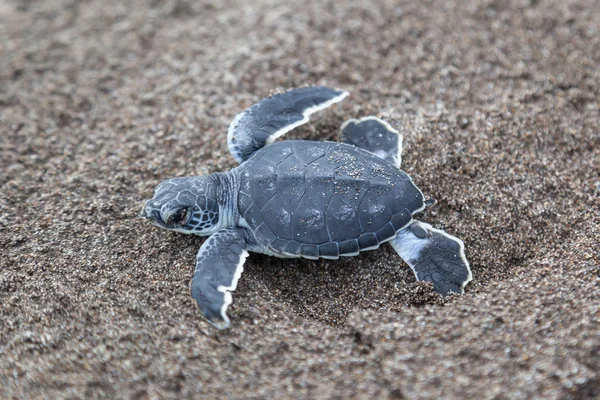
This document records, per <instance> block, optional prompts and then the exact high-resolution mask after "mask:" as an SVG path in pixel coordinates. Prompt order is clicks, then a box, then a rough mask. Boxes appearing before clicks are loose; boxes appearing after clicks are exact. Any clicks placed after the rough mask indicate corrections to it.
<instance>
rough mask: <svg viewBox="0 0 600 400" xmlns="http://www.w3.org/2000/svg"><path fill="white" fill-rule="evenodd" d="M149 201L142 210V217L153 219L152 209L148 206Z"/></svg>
mask: <svg viewBox="0 0 600 400" xmlns="http://www.w3.org/2000/svg"><path fill="white" fill-rule="evenodd" d="M148 203H149V201H146V202H145V203H144V207H142V209H141V210H140V217H142V218H151V217H152V207H151V206H150V204H148Z"/></svg>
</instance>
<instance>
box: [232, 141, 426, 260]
mask: <svg viewBox="0 0 600 400" xmlns="http://www.w3.org/2000/svg"><path fill="white" fill-rule="evenodd" d="M236 171H237V172H239V178H240V191H239V196H238V209H239V212H240V217H241V218H243V219H244V220H245V222H246V223H245V224H244V223H243V222H242V223H241V224H242V225H247V226H248V227H249V228H250V229H251V230H252V231H253V232H254V235H255V239H256V241H257V242H258V243H259V245H260V246H261V247H263V248H264V249H265V250H267V249H268V252H272V253H274V254H275V255H281V256H303V257H306V258H318V257H324V258H337V257H339V256H341V255H355V254H357V253H358V252H359V251H362V250H370V249H374V248H377V247H378V246H379V244H380V243H382V242H385V241H387V240H389V239H391V238H393V237H394V236H395V235H396V231H398V230H399V229H402V228H403V227H405V226H406V225H407V224H408V223H409V222H410V221H411V219H412V214H413V213H415V212H417V211H420V210H422V209H423V208H424V198H423V194H422V193H421V191H420V190H419V189H418V188H417V187H416V186H415V185H414V184H413V182H412V180H411V178H410V177H409V176H408V175H407V174H406V173H404V172H403V171H401V170H400V169H399V168H398V167H397V166H395V165H394V164H391V163H389V162H387V161H385V160H383V159H381V158H379V157H377V156H375V155H374V154H372V153H370V152H368V151H366V150H363V149H361V148H358V147H355V146H351V145H348V144H344V143H336V142H315V141H305V140H285V141H281V142H276V143H274V144H271V145H269V146H266V147H264V148H262V149H260V150H258V151H257V152H256V153H255V154H254V155H253V156H252V157H251V158H250V159H248V160H247V161H246V162H244V163H243V164H242V165H240V166H239V167H238V168H236Z"/></svg>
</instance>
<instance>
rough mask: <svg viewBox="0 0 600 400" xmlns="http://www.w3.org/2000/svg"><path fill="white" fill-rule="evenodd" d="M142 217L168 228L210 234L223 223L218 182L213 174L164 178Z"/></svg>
mask: <svg viewBox="0 0 600 400" xmlns="http://www.w3.org/2000/svg"><path fill="white" fill-rule="evenodd" d="M141 216H142V217H145V218H148V219H150V220H152V222H153V223H154V224H155V225H157V226H160V227H161V228H164V229H169V230H172V231H177V232H182V233H193V234H196V235H210V234H212V233H213V232H214V231H215V229H216V228H217V226H218V225H219V204H218V203H217V184H216V182H215V181H214V180H213V179H211V177H210V176H193V177H186V178H172V179H168V180H166V181H163V182H161V183H160V184H159V185H158V186H157V187H156V190H155V191H154V197H152V199H150V200H148V201H146V203H145V204H144V207H143V208H142V212H141Z"/></svg>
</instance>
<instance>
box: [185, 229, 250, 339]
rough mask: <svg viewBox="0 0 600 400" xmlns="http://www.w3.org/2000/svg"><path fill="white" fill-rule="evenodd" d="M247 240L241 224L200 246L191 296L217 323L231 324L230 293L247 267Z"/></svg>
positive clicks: (216, 325) (220, 327) (218, 325)
mask: <svg viewBox="0 0 600 400" xmlns="http://www.w3.org/2000/svg"><path fill="white" fill-rule="evenodd" d="M247 247H248V244H247V243H246V240H245V238H244V234H243V229H242V228H226V229H222V230H220V231H218V232H217V233H215V234H213V235H212V236H211V237H209V238H208V239H207V240H206V242H204V244H203V245H202V247H200V251H199V252H198V257H197V259H196V271H195V272H194V278H193V279H192V297H193V298H194V300H196V302H197V303H198V307H199V308H200V310H202V312H203V313H204V316H205V317H206V319H207V320H208V322H210V323H211V324H212V325H213V326H214V327H216V328H218V329H225V328H227V327H228V326H229V318H228V317H227V307H228V306H229V305H230V304H231V302H232V301H233V299H232V297H231V293H230V292H233V291H234V290H235V288H236V287H237V282H238V280H239V279H240V276H241V275H242V271H243V270H244V261H245V260H246V257H248V252H247V251H246V248H247Z"/></svg>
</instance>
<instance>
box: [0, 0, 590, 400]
mask: <svg viewBox="0 0 600 400" xmlns="http://www.w3.org/2000/svg"><path fill="white" fill-rule="evenodd" d="M374 4H375V5H372V4H371V5H367V3H365V2H362V1H351V0H340V1H313V0H308V1H306V2H304V3H302V4H300V3H297V4H294V3H290V2H278V1H274V0H259V1H252V2H245V1H210V0H206V1H205V0H202V1H184V0H173V1H171V0H169V1H141V0H134V1H129V2H122V1H113V0H105V1H99V0H88V1H72V0H48V1H43V2H42V1H12V0H6V1H4V2H2V3H1V4H0V38H2V39H1V40H0V171H2V173H1V174H0V398H6V399H13V398H14V399H26V398H33V399H42V398H44V399H46V398H47V399H63V398H64V399H67V398H68V399H76V398H85V399H92V398H127V399H162V398H173V399H180V398H196V399H225V398H230V399H264V398H278V399H284V398H286V399H287V398H290V399H349V398H356V399H435V398H447V399H453V398H456V399H458V398H477V399H531V398H544V399H588V398H590V399H591V398H600V245H599V242H600V202H599V198H600V100H599V99H600V68H599V67H600V5H599V4H598V2H597V1H594V0H582V1H558V0H557V1H544V0H539V1H538V0H530V1H525V0H523V1H508V2H503V1H496V0H482V1H474V0H467V1H458V0H456V1H442V0H439V1H437V0H436V1H429V0H427V1H419V2H416V1H389V0H383V1H378V2H375V3H374ZM305 85H326V86H332V87H337V88H341V89H344V90H347V91H349V92H350V93H351V94H350V96H349V97H348V98H347V99H345V100H344V101H343V102H342V103H340V104H339V105H335V106H333V107H332V108H331V109H328V110H326V111H323V112H320V113H319V114H315V115H314V116H313V118H312V119H311V122H310V123H309V124H307V125H304V126H302V127H300V128H298V129H296V130H295V131H293V132H292V133H290V134H289V135H287V136H286V138H294V139H298V138H303V139H311V140H337V136H338V133H339V127H340V125H341V124H342V123H343V122H344V121H345V120H347V119H349V118H359V117H363V116H367V115H376V116H379V117H380V118H383V119H385V120H386V121H387V122H389V123H390V124H391V125H392V126H394V127H395V128H396V129H398V130H399V131H401V132H402V134H403V135H404V145H405V147H404V151H403V169H404V170H405V171H406V172H407V173H408V174H409V175H410V176H411V177H412V178H413V180H414V181H415V183H416V184H417V185H418V186H419V187H420V188H421V190H422V191H423V192H424V193H425V194H426V195H427V196H428V197H429V198H431V199H435V201H436V204H435V206H433V207H431V208H428V209H427V210H426V211H425V212H424V213H423V214H421V216H420V217H419V218H420V219H422V220H423V221H426V222H428V223H430V224H432V225H434V226H436V227H438V228H441V229H444V230H446V231H448V232H449V233H451V234H453V235H455V236H457V237H460V238H461V239H462V240H463V241H464V242H465V246H466V253H467V257H468V259H469V262H470V264H471V268H472V272H473V281H472V282H471V283H470V284H469V285H468V286H467V287H466V293H465V294H464V295H462V296H458V295H455V296H449V297H445V298H443V297H441V296H439V295H438V294H437V293H436V292H435V291H434V290H433V287H432V286H431V285H430V284H425V283H422V282H416V281H415V278H414V275H413V273H412V272H411V270H410V269H409V268H408V267H407V266H406V265H405V264H404V263H403V262H402V260H401V259H400V258H399V257H398V256H397V255H396V253H395V252H394V250H393V249H392V248H391V247H390V246H388V245H384V246H382V247H381V248H380V249H378V250H377V251H372V252H365V253H362V254H361V255H360V256H358V257H351V258H343V259H340V260H338V261H328V260H319V261H310V260H304V259H292V260H285V259H278V258H272V257H267V256H263V255H257V254H251V256H250V257H249V258H248V260H247V263H246V266H245V270H244V274H243V276H242V278H241V279H240V281H239V285H238V288H237V291H236V292H235V293H234V303H233V305H232V306H231V307H230V309H229V316H230V317H231V320H232V325H231V328H230V329H227V330H224V331H217V330H215V329H214V328H212V327H211V326H210V325H209V324H208V323H206V322H205V321H204V320H203V319H202V318H201V315H200V314H199V312H198V311H197V309H196V306H195V304H194V302H193V300H192V298H191V296H190V292H189V285H190V280H191V277H192V273H193V270H194V266H195V257H196V253H197V251H198V248H199V246H200V245H201V244H202V243H203V242H204V240H205V238H202V237H192V236H187V235H182V234H178V233H171V232H167V231H164V230H159V229H157V228H156V227H154V226H152V225H151V224H150V223H148V222H147V221H144V220H143V219H141V218H140V217H139V210H140V208H141V206H142V204H143V201H144V200H145V199H147V198H150V197H151V196H152V191H153V189H154V187H155V186H156V185H157V184H158V183H159V182H160V181H162V180H164V179H166V178H169V177H173V176H185V175H200V174H208V173H212V172H216V171H225V170H228V169H231V168H233V167H235V166H236V165H237V164H236V162H235V160H234V159H233V158H232V157H231V155H230V154H229V152H228V149H227V143H226V134H227V126H228V124H229V122H230V121H231V120H232V118H233V117H234V116H235V115H236V114H237V113H239V112H240V111H242V110H243V109H244V108H246V107H248V106H250V105H251V104H253V103H254V102H256V101H258V100H259V99H260V98H262V97H265V96H267V95H269V94H270V93H272V92H273V91H275V90H284V89H287V88H292V87H296V86H305Z"/></svg>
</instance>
